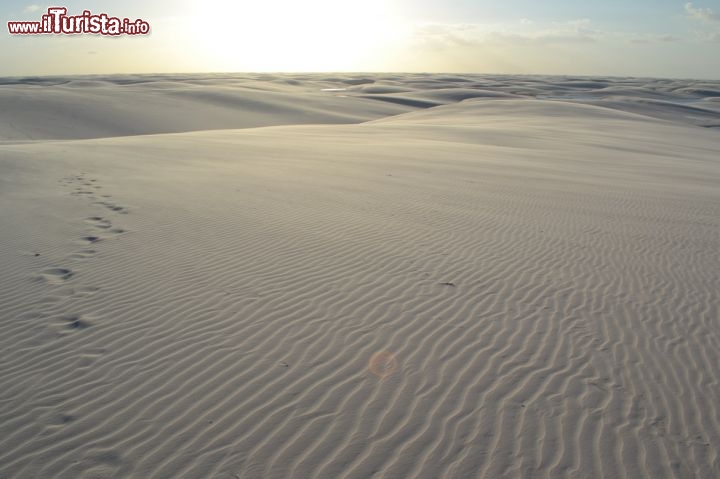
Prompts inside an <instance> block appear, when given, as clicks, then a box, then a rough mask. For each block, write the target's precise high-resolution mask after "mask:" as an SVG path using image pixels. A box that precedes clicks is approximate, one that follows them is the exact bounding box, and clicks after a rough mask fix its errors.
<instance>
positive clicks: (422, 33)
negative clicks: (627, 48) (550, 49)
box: [413, 19, 602, 49]
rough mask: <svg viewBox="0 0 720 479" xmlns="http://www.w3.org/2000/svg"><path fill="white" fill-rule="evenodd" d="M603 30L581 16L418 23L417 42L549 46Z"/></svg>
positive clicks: (438, 46) (435, 45) (594, 35)
mask: <svg viewBox="0 0 720 479" xmlns="http://www.w3.org/2000/svg"><path fill="white" fill-rule="evenodd" d="M601 36H602V33H601V32H599V31H597V30H594V29H592V28H591V27H590V20H587V19H579V20H573V21H569V22H555V23H551V24H547V25H545V26H536V25H535V24H534V23H533V22H532V21H530V20H527V19H522V20H520V22H519V25H483V24H467V23H456V24H439V23H431V24H424V25H419V26H417V27H416V28H415V31H414V34H413V37H414V40H415V42H416V43H419V44H421V45H423V46H426V47H431V48H433V49H443V48H446V47H458V46H477V45H487V44H493V45H498V44H501V45H502V44H505V45H550V44H578V43H592V42H596V41H597V40H598V39H599V38H600V37H601Z"/></svg>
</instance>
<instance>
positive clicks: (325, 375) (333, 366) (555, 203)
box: [0, 75, 720, 478]
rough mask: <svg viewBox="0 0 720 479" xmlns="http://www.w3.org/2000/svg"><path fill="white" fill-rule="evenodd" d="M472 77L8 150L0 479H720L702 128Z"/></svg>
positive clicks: (352, 81)
mask: <svg viewBox="0 0 720 479" xmlns="http://www.w3.org/2000/svg"><path fill="white" fill-rule="evenodd" d="M483 78H484V77H483ZM470 79H471V80H473V81H474V82H475V83H473V84H468V83H470V82H469V81H459V80H458V79H457V78H448V77H441V76H431V75H426V76H413V75H408V76H405V77H403V76H396V77H394V78H392V79H389V78H387V77H385V79H384V80H382V81H376V82H375V83H368V82H366V81H364V80H367V78H366V77H338V78H334V79H328V78H326V79H325V80H324V81H322V82H320V81H319V80H318V77H317V76H308V78H299V77H297V76H296V77H282V76H276V77H271V78H264V79H263V78H259V77H258V78H255V79H254V83H253V85H254V88H256V89H257V90H261V89H264V91H266V92H267V96H263V97H262V99H258V100H257V101H258V104H260V103H263V104H264V103H269V102H273V101H275V102H276V103H277V102H280V100H279V98H280V97H276V96H273V95H274V93H277V91H276V90H278V89H280V90H282V92H281V94H282V95H283V98H284V96H287V95H290V93H289V91H288V89H291V88H297V89H298V91H297V92H296V94H297V95H300V92H299V91H300V89H305V90H306V91H309V90H318V89H331V90H329V91H326V92H324V93H318V94H317V95H318V98H321V99H323V98H325V97H323V96H322V95H326V96H327V97H328V98H330V100H327V101H326V100H325V99H323V100H322V101H323V102H325V106H323V107H320V106H319V104H318V103H313V105H315V106H312V107H310V106H304V107H303V108H305V109H306V110H307V111H308V114H309V115H312V111H315V112H317V111H322V112H323V115H327V116H328V117H332V118H333V120H332V121H331V123H335V124H324V125H287V126H274V127H263V128H252V129H242V130H222V131H198V132H185V133H178V134H161V135H147V136H127V137H121V136H122V135H124V134H125V133H123V131H124V130H122V129H120V130H119V131H111V130H112V129H110V130H108V131H105V133H111V134H112V135H110V136H113V137H108V138H100V139H78V140H72V141H51V140H52V138H49V139H46V140H36V141H21V140H20V138H15V137H12V136H6V137H4V139H5V144H4V145H2V146H0V204H1V205H2V208H0V225H2V227H1V228H0V265H2V269H1V270H2V276H0V328H1V329H0V331H2V334H0V357H2V362H1V363H0V364H1V366H2V367H0V404H2V407H0V477H20V478H23V477H67V478H78V477H138V478H146V477H160V478H164V477H168V478H170V477H198V478H200V477H218V478H232V477H242V478H284V477H293V478H295V477H297V478H305V477H318V478H337V477H351V478H367V477H386V478H402V477H423V478H437V477H448V478H468V477H478V478H499V477H527V478H531V477H532V478H536V477H541V478H542V477H547V478H557V477H613V478H614V477H619V478H620V477H627V478H639V477H647V478H663V477H667V478H671V477H687V478H692V477H719V476H720V408H719V406H718V405H719V404H720V368H718V365H719V364H720V317H719V307H718V305H719V304H720V275H718V271H720V256H719V255H718V251H720V234H719V231H720V229H719V226H720V161H719V160H718V158H719V157H720V155H718V152H720V136H719V133H720V131H718V130H717V129H715V128H702V127H700V126H697V124H696V123H697V122H699V121H700V120H697V118H695V119H692V118H691V119H688V117H687V116H683V115H680V116H676V117H670V118H669V119H668V118H665V117H667V116H668V111H669V110H668V108H669V107H667V105H665V103H669V104H671V107H672V108H678V105H681V102H678V101H677V98H674V97H672V92H670V93H668V96H667V99H666V100H663V102H664V103H662V104H660V103H657V104H652V108H650V106H648V105H651V104H650V103H648V102H647V101H640V100H637V98H638V96H637V91H636V90H633V95H635V96H632V99H631V97H630V93H627V92H621V93H618V92H617V91H615V93H614V95H615V97H614V99H613V100H612V104H611V105H603V101H605V100H587V99H579V100H577V99H569V98H565V99H540V100H538V99H535V97H536V96H538V95H537V92H536V93H535V94H534V95H535V96H533V97H532V98H529V97H526V96H527V94H528V92H529V91H530V89H531V88H534V89H536V90H538V91H539V90H541V88H540V87H541V86H543V88H545V91H546V92H547V91H554V92H555V93H556V94H555V96H558V95H557V92H559V91H562V92H564V91H566V90H567V88H571V87H568V86H566V85H565V84H566V83H572V84H573V85H574V86H572V88H576V89H577V88H585V89H586V90H587V91H591V90H592V91H595V92H597V91H600V90H602V89H606V88H608V85H607V83H608V82H610V80H608V81H604V80H603V81H600V80H597V82H598V84H595V83H592V82H589V80H586V81H584V82H580V80H571V79H570V80H568V79H537V78H536V79H528V78H526V77H523V78H517V79H511V78H507V77H502V78H500V77H498V78H484V80H483V79H482V78H479V77H478V78H476V77H471V78H470ZM176 80H177V79H176ZM291 80H292V81H291ZM360 80H363V81H360ZM465 80H467V78H465ZM481 80H483V81H481ZM491 80H492V82H493V85H490V86H491V87H492V88H490V87H489V83H491ZM183 81H184V82H186V83H187V84H190V83H192V82H194V83H196V84H197V85H196V86H197V87H198V88H199V90H198V91H203V86H202V82H203V81H204V80H202V78H190V79H185V80H183ZM225 81H228V82H229V80H225ZM281 81H284V82H285V84H286V85H289V86H287V87H285V86H283V87H279V86H278V84H279V83H280V82H281ZM513 81H514V82H515V84H514V87H513ZM288 82H289V83H288ZM553 82H555V83H558V84H559V86H556V87H555V90H553ZM211 83H212V85H211V86H209V87H208V89H209V90H208V91H211V90H212V89H214V88H220V87H221V86H222V85H221V83H222V80H218V79H214V80H213V81H212V82H211ZM531 83H532V85H530V84H531ZM590 83H592V84H590ZM680 83H681V82H676V83H674V84H673V85H672V91H676V90H677V91H681V93H682V95H686V96H688V95H700V94H699V93H697V91H698V90H700V89H699V88H698V87H695V88H694V89H693V88H692V87H691V86H688V85H689V84H688V83H685V86H682V85H681V84H680ZM579 84H582V85H583V86H582V87H580V86H578V85H579ZM663 85H665V86H667V84H664V83H662V82H657V84H656V85H655V87H654V88H655V90H653V91H655V92H656V94H658V95H659V93H657V92H658V91H661V90H662V88H664V87H663ZM8 87H9V88H26V87H27V85H21V86H18V85H8ZM34 87H36V88H38V89H39V91H42V89H43V88H49V89H50V90H49V91H50V92H56V91H57V90H53V88H55V89H57V88H58V87H49V86H47V85H45V86H38V85H35V86H34ZM156 87H157V85H156ZM661 87H662V88H661ZM62 88H66V89H68V88H70V86H68V84H65V85H64V86H62ZM75 88H76V89H80V90H82V91H84V89H90V88H96V86H94V84H81V85H76V86H75ZM98 88H99V87H98ZM101 88H104V89H106V90H108V91H107V92H106V95H108V96H113V95H121V93H118V91H116V90H119V89H121V88H123V85H121V84H120V82H119V80H116V82H115V83H112V84H107V85H104V86H102V87H101ZM182 88H186V85H184V86H182ZM226 88H227V89H231V88H235V87H232V86H231V85H226ZM243 88H248V87H247V85H246V86H245V87H243ZM339 88H345V90H338V89H339ZM454 88H457V89H458V91H457V92H456V95H453V94H451V93H452V90H453V89H454ZM473 88H475V89H477V90H478V91H479V93H480V94H479V95H478V97H477V98H473V97H472V95H469V94H468V90H472V89H473ZM563 88H564V89H565V90H563ZM617 88H619V86H617V85H616V87H615V89H616V90H617ZM709 88H710V86H708V85H705V87H704V88H703V89H702V92H701V94H702V95H705V96H703V98H704V99H702V100H697V101H701V102H703V104H704V103H708V104H711V103H713V101H712V100H710V98H712V97H711V96H708V89H709ZM0 89H1V88H0ZM488 89H489V90H488ZM646 89H649V87H646ZM667 89H668V91H670V87H667ZM365 90H369V92H368V91H365ZM440 90H442V91H440ZM510 90H513V91H510ZM521 90H522V91H524V93H523V94H524V95H526V96H522V95H521V93H522V91H521ZM488 91H493V92H496V93H497V95H489V94H488ZM422 92H425V93H422ZM46 93H47V92H43V93H41V94H43V95H44V94H46ZM2 94H7V92H5V93H2ZM53 94H55V93H53ZM234 94H238V95H240V94H239V93H237V92H236V93H234ZM678 94H680V93H678ZM313 95H315V94H314V93H313ZM342 95H346V96H342ZM347 95H354V98H353V99H352V101H353V102H355V103H353V104H355V105H357V106H356V108H355V109H354V110H353V109H347V110H344V111H342V112H336V111H335V110H333V108H335V107H334V106H333V102H336V101H337V102H342V101H344V100H346V99H347V98H348V96H347ZM366 95H367V97H366ZM382 95H386V96H392V100H390V101H378V99H377V97H378V96H382ZM623 95H625V97H623ZM61 96H62V95H61ZM240 96H241V95H240ZM420 97H422V98H421V100H422V101H423V102H426V103H427V102H435V103H436V105H435V106H432V107H428V105H424V104H423V105H420V104H417V103H412V102H410V101H400V100H402V99H405V100H407V99H413V100H418V98H420ZM623 98H625V99H623ZM461 100H462V101H461ZM303 101H310V102H314V101H315V100H307V98H306V99H305V100H303V99H301V98H298V102H300V103H298V104H300V105H302V104H303V103H302V102H303ZM328 101H329V103H328ZM608 101H609V100H608ZM385 104H387V105H391V108H398V107H401V108H402V109H403V111H402V112H395V113H392V114H393V115H394V116H388V115H389V114H390V113H388V115H383V114H380V112H379V111H378V110H377V108H378V106H377V105H385ZM714 104H716V105H717V103H714ZM85 105H86V108H87V109H88V111H89V110H91V109H94V108H100V107H99V106H98V104H96V103H93V102H90V103H87V104H85ZM393 105H394V106H393ZM398 105H399V106H398ZM618 105H622V106H623V107H622V108H619V107H618ZM627 105H630V106H627ZM637 105H642V107H643V108H646V109H648V108H650V110H649V111H638V109H637ZM658 105H659V106H658ZM114 107H117V105H115V106H114ZM38 108H41V106H39V107H38ZM197 108H198V109H197V110H194V112H195V114H196V115H202V114H208V115H212V112H209V113H208V111H209V110H207V109H203V108H204V107H202V108H201V107H199V106H198V107H197ZM383 108H384V107H383ZM313 109H314V110H313ZM705 111H706V112H709V113H704V115H707V116H706V117H703V118H704V119H703V120H702V121H703V122H706V123H711V122H712V121H714V120H712V116H711V114H712V109H711V108H705ZM283 112H286V109H282V111H281V112H280V113H276V115H275V116H272V115H273V114H272V112H271V111H270V110H267V111H266V113H267V115H268V116H267V118H271V119H273V123H272V124H282V123H283V122H284V121H285V122H290V120H292V118H290V119H288V118H287V117H283V115H284V113H283ZM396 113H402V114H396ZM650 113H652V115H650ZM187 114H188V115H192V114H193V110H190V111H189V112H188V113H187ZM237 114H238V115H239V116H241V117H243V118H240V119H239V120H238V121H245V122H247V123H248V124H250V123H252V122H253V121H260V120H257V118H255V117H253V115H252V114H251V113H248V112H247V111H245V110H243V109H242V107H238V112H237ZM2 116H3V118H2V120H3V121H5V122H6V123H3V124H7V122H8V121H10V120H11V119H12V118H11V117H10V116H9V115H7V114H5V113H3V114H2ZM341 116H342V117H343V118H345V119H347V118H350V117H353V118H360V117H362V118H363V120H358V121H365V122H364V123H356V124H346V125H343V124H337V123H344V122H346V121H345V120H343V121H335V120H336V119H337V118H338V117H341ZM253 118H255V119H253ZM708 118H710V120H708ZM146 119H147V118H146ZM121 120H122V119H121V118H119V119H118V122H117V123H116V125H120V124H121V123H122V121H124V120H122V121H121ZM367 120H373V121H367ZM78 121H79V122H80V123H82V121H84V120H82V119H78ZM147 121H148V122H150V120H147ZM168 121H169V122H170V123H172V121H174V120H172V119H170V118H169V119H168ZM183 121H184V120H183ZM218 121H220V120H218ZM223 121H224V120H223ZM263 121H265V120H263ZM319 122H320V121H319V120H317V121H315V123H319ZM161 123H162V122H160V123H158V124H159V125H161ZM221 123H222V122H221ZM36 126H37V127H38V129H37V130H35V131H36V132H40V128H39V127H42V129H43V131H54V130H52V128H49V127H48V125H42V124H39V123H37V124H36ZM705 126H708V125H705ZM28 128H29V127H28ZM83 128H84V127H78V126H77V125H73V124H70V125H69V126H68V129H67V130H66V131H69V132H74V133H75V134H76V137H77V138H88V137H91V136H96V133H97V131H95V132H94V133H92V134H88V135H82V133H83V131H85V130H83ZM123 128H124V127H123ZM153 128H159V127H156V126H153V127H152V128H151V127H148V129H149V131H148V132H147V133H152V132H153V131H155V130H153ZM28 131H29V130H28ZM103 131H104V130H103ZM38 134H39V133H38ZM64 134H65V133H64ZM68 134H69V133H68Z"/></svg>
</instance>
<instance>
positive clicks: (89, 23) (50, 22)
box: [7, 7, 150, 36]
mask: <svg viewBox="0 0 720 479" xmlns="http://www.w3.org/2000/svg"><path fill="white" fill-rule="evenodd" d="M7 25H8V32H10V34H11V35H78V34H91V35H112V36H117V35H147V34H148V33H150V24H149V23H148V22H146V21H145V20H142V19H139V18H138V19H137V20H133V21H130V19H128V18H118V17H111V16H109V15H108V14H107V13H100V14H94V13H91V12H90V10H84V11H83V12H82V14H81V15H68V14H67V8H65V7H50V8H48V9H47V14H44V15H43V16H42V18H41V20H40V21H39V22H7Z"/></svg>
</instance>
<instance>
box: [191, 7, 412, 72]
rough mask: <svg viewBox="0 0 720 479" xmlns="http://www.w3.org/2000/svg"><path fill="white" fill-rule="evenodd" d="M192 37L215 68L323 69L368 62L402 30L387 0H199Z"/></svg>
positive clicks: (349, 66)
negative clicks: (353, 0)
mask: <svg viewBox="0 0 720 479" xmlns="http://www.w3.org/2000/svg"><path fill="white" fill-rule="evenodd" d="M192 16H193V18H194V22H193V25H194V26H193V29H194V30H195V32H194V34H193V42H196V47H200V51H201V52H202V53H203V55H206V58H205V60H206V61H207V62H209V63H211V64H212V65H213V67H214V68H216V69H220V70H266V71H267V70H276V71H281V70H285V71H290V70H292V71H323V70H324V71H328V70H343V69H347V68H353V67H357V66H358V65H360V66H362V65H364V64H368V65H370V64H372V63H373V61H374V60H377V57H378V56H379V55H382V54H383V50H384V49H386V48H387V47H388V45H392V44H393V43H394V42H396V41H397V39H398V36H399V35H400V33H401V32H402V29H401V28H399V23H398V22H397V19H396V17H395V16H394V13H393V11H392V8H391V5H390V2H389V1H387V0H365V1H363V2H358V3H356V4H347V3H339V2H333V1H331V0H307V1H303V2H298V1H294V0H279V1H276V2H259V1H257V2H242V1H241V2H236V1H226V0H215V1H210V2H203V3H202V6H201V7H200V6H198V8H197V9H196V11H195V12H193V13H192Z"/></svg>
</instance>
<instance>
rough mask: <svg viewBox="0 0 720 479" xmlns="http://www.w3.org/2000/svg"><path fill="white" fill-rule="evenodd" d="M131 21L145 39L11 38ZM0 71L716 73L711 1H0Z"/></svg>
mask: <svg viewBox="0 0 720 479" xmlns="http://www.w3.org/2000/svg"><path fill="white" fill-rule="evenodd" d="M49 6H64V7H67V9H68V14H69V15H80V14H81V13H82V12H83V10H90V12H91V13H92V14H101V13H106V14H108V15H109V16H116V17H119V18H129V19H130V20H131V21H132V20H135V19H142V20H144V21H146V22H147V23H149V25H150V33H149V34H148V35H135V36H130V35H120V36H102V35H92V34H83V35H11V34H10V33H9V32H8V27H7V22H8V21H11V22H14V21H39V20H40V19H41V16H42V15H43V13H46V12H47V8H48V7H49ZM0 19H2V28H3V33H2V34H1V35H0V76H30V75H68V74H108V73H181V72H182V73H184V72H311V71H323V72H327V71H337V72H371V71H372V72H457V73H469V72H476V73H508V74H560V75H596V76H599V75H605V76H645V77H667V78H701V79H720V0H697V1H695V2H686V1H676V0H625V1H620V0H603V1H582V0H547V1H539V0H502V1H492V0H362V1H353V2H349V1H344V0H335V1H331V0H262V1H260V0H258V1H248V0H155V1H147V0H122V1H120V0H67V1H65V2H64V3H54V4H46V3H32V1H27V0H25V1H21V0H3V1H2V3H0Z"/></svg>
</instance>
